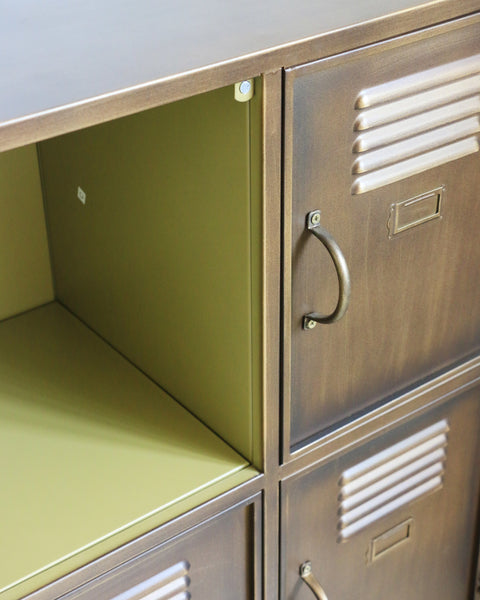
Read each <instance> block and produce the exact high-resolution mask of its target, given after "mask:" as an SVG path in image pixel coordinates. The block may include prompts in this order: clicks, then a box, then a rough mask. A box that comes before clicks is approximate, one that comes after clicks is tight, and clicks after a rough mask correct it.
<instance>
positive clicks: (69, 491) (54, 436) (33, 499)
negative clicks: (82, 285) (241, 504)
mask: <svg viewBox="0 0 480 600" xmlns="http://www.w3.org/2000/svg"><path fill="white" fill-rule="evenodd" d="M0 354H1V357H0V428H1V435H0V440H1V456H2V466H1V473H2V494H1V509H2V535H1V544H2V552H1V555H2V561H1V563H0V565H1V566H0V595H1V597H2V600H3V599H4V598H5V599H7V598H8V599H9V598H18V597H19V596H20V595H23V594H24V593H26V592H28V591H30V590H32V589H35V588H37V587H39V586H40V585H44V584H45V583H47V582H49V581H51V580H52V579H54V578H56V577H58V576H59V575H61V574H64V573H66V572H68V571H70V570H71V569H72V568H75V567H77V566H80V565H82V564H84V563H85V562H87V561H89V560H92V559H93V558H95V557H98V556H100V555H101V554H103V553H105V552H106V551H109V550H111V549H113V548H115V547H117V546H119V545H120V544H122V543H124V542H126V541H129V540H131V539H133V538H135V537H136V536H138V535H140V534H142V533H144V532H146V531H149V530H151V529H152V528H153V527H156V526H158V525H160V524H162V523H164V522H166V521H167V520H169V519H171V518H173V517H175V516H178V515H179V514H181V513H183V512H184V511H185V510H188V509H189V508H191V507H193V506H196V505H198V504H199V503H201V502H204V501H206V500H208V499H210V498H213V497H215V496H217V495H218V494H219V493H221V492H223V491H226V490H227V489H230V488H232V487H234V486H235V485H238V484H240V483H242V482H243V481H246V480H247V479H249V478H251V477H253V476H254V475H255V473H256V472H255V470H254V469H252V468H250V467H249V466H248V463H247V461H246V460H245V459H244V458H242V457H241V456H240V455H239V454H237V453H236V452H235V451H233V450H232V449H231V448H230V447H229V446H228V445H227V444H225V443H224V442H223V441H222V440H221V439H220V438H219V437H217V436H216V435H215V434H214V433H212V431H210V430H209V429H208V428H207V427H205V426H204V425H203V424H202V423H201V422H200V421H198V420H197V419H196V418H195V417H193V416H192V415H191V414H190V413H189V412H187V411H186V410H185V409H184V408H183V407H181V406H180V405H179V404H178V403H177V402H175V401H174V400H173V399H172V398H171V397H170V396H168V395H167V394H166V393H165V392H163V391H162V390H161V389H160V388H159V387H158V386H157V385H156V384H155V383H154V382H152V381H151V380H150V379H149V378H148V377H146V376H145V375H144V374H143V373H142V372H140V371H139V370H138V369H137V368H135V367H134V366H133V365H132V364H131V363H130V362H128V361H127V360H126V359H125V358H123V357H122V356H121V355H120V354H119V353H118V352H117V351H115V350H114V349H112V347H111V346H109V345H108V344H107V343H105V342H104V341H103V340H102V339H101V338H100V337H99V336H98V335H97V334H95V333H94V332H92V331H91V330H90V329H89V328H87V327H86V326H85V325H84V324H82V322H81V321H80V320H79V319H77V318H76V317H74V316H73V315H72V314H71V313H69V312H68V311H67V310H66V309H65V308H63V307H62V306H61V305H59V304H58V303H55V302H54V303H50V304H47V305H45V306H43V307H41V308H37V309H35V310H32V311H30V312H27V313H24V314H23V315H20V316H17V317H14V318H11V319H8V320H6V321H4V322H2V323H1V324H0ZM2 592H3V593H2Z"/></svg>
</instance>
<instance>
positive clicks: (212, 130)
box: [40, 86, 261, 461]
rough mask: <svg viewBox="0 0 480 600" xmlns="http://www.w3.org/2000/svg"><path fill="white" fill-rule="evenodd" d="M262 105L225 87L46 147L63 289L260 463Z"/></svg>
mask: <svg viewBox="0 0 480 600" xmlns="http://www.w3.org/2000/svg"><path fill="white" fill-rule="evenodd" d="M258 87H259V86H258ZM260 109H261V102H260V100H259V99H258V98H257V100H256V101H255V102H251V103H239V102H236V101H235V100H234V97H233V86H229V87H228V88H224V89H221V90H216V91H214V92H210V93H207V94H202V95H201V96H196V97H193V98H190V99H187V100H183V101H181V102H176V103H174V104H171V105H167V106H163V107H160V108H157V109H154V110H150V111H146V112H144V113H141V114H138V115H135V116H132V117H127V118H123V119H120V120H117V121H114V122H110V123H106V124H102V125H99V126H96V127H92V128H89V129H85V130H82V131H79V132H75V133H73V134H69V135H66V136H62V137H59V138H55V139H52V140H48V141H45V142H43V143H42V144H41V145H40V155H41V166H42V172H43V181H44V192H45V196H46V202H47V221H48V229H49V235H50V248H51V254H52V261H53V271H54V284H55V291H56V295H57V297H58V298H59V300H60V301H61V302H62V303H64V304H65V305H66V306H68V307H69V308H70V309H71V310H72V311H73V312H74V313H75V314H77V315H78V316H79V317H80V318H81V319H82V320H84V321H85V322H86V323H87V324H88V325H89V326H91V327H92V328H93V329H94V330H95V331H97V332H99V333H100V335H101V336H103V337H104V338H105V339H106V340H108V342H110V343H111V344H112V345H113V346H114V347H115V348H117V349H118V350H119V351H120V352H121V353H123V354H124V355H125V356H126V357H127V358H128V359H129V360H131V361H132V362H133V363H134V364H135V365H137V366H138V367H139V368H140V369H142V370H143V371H144V372H145V373H147V374H148V375H149V376H150V377H152V378H153V379H154V380H155V381H157V382H158V383H159V384H160V385H161V386H162V387H163V388H164V389H165V390H166V391H168V393H169V394H171V395H172V396H173V397H175V398H176V399H178V400H179V402H181V403H182V404H183V405H185V406H186V407H188V408H189V409H190V410H191V411H192V412H194V413H195V414H196V415H198V416H199V418H200V419H201V420H203V421H204V422H205V423H207V424H208V426H209V427H211V428H212V429H213V430H215V431H216V432H218V433H219V435H220V436H222V437H223V438H224V439H225V440H227V441H228V442H229V443H230V444H231V445H232V446H233V447H235V448H236V449H237V450H238V451H239V452H240V453H241V454H242V455H243V456H245V457H247V458H248V459H249V460H250V461H252V460H254V454H256V455H258V454H259V443H260V442H259V431H258V427H259V426H258V424H257V425H256V427H257V429H256V431H255V435H254V433H253V428H254V420H255V418H254V417H255V416H258V415H259V411H260V408H259V407H260V398H261V394H260V364H259V360H260V354H259V348H258V341H259V322H260V318H261V316H260V311H261V308H260V306H261V295H260V290H261V283H260V276H261V270H260V259H259V255H260V243H261V241H260V237H261V236H260V230H259V227H260V219H259V210H260V208H259V207H260V194H259V183H258V182H259V178H260V175H259V174H260V153H259V152H258V144H259V139H260V128H259V127H258V124H259V120H260ZM252 111H253V112H254V115H253V116H252V114H251V113H252ZM253 123H255V131H254V133H253V138H254V139H253V141H252V131H251V124H253ZM252 129H253V128H252ZM252 148H253V149H254V151H252ZM252 167H253V170H254V171H255V175H254V177H253V178H252V176H251V169H252ZM253 181H254V182H255V183H252V182H253ZM78 187H80V188H82V190H84V192H85V193H86V203H85V204H82V203H81V202H80V201H79V200H78V198H77V190H78ZM252 190H253V191H254V193H252ZM253 330H254V331H253ZM253 346H256V349H255V350H253V348H252V347H253ZM256 420H257V422H259V419H256ZM254 437H255V438H256V439H255V440H254Z"/></svg>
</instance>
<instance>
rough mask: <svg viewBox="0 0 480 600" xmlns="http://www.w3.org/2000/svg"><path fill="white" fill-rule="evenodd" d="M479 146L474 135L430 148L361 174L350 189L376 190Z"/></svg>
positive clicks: (354, 191) (362, 191)
mask: <svg viewBox="0 0 480 600" xmlns="http://www.w3.org/2000/svg"><path fill="white" fill-rule="evenodd" d="M479 148H480V146H479V142H478V139H477V138H476V137H471V138H467V139H466V140H461V141H460V142H455V143H454V144H449V145H448V146H442V147H441V148H438V150H431V151H430V152H425V153H424V154H420V155H419V156H415V157H413V158H409V159H407V160H403V161H400V162H398V163H396V164H395V165H391V166H389V167H385V168H383V169H379V170H377V171H373V172H372V173H369V174H368V175H362V176H361V177H357V179H356V180H355V182H354V184H353V187H352V191H353V193H354V194H364V193H365V192H369V191H370V190H376V189H378V188H380V187H383V186H384V185H388V184H390V183H395V182H396V181H400V180H402V179H405V178H406V177H411V176H412V175H417V174H418V173H422V172H423V171H426V170H427V169H432V168H433V167H438V166H440V165H443V164H445V163H447V162H450V161H452V160H457V159H458V158H463V157H464V156H468V155H469V154H473V153H475V152H478V150H479Z"/></svg>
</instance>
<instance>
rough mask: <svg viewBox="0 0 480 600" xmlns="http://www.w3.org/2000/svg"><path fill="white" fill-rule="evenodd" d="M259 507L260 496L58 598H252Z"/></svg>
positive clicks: (256, 584) (258, 584)
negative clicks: (256, 524)
mask: <svg viewBox="0 0 480 600" xmlns="http://www.w3.org/2000/svg"><path fill="white" fill-rule="evenodd" d="M259 510H260V509H259V501H258V499H256V500H254V501H253V502H251V503H246V504H243V505H240V506H237V507H235V508H233V509H230V510H228V511H226V512H225V513H222V514H221V515H219V516H217V517H214V518H212V519H210V520H208V521H206V522H204V523H201V524H200V525H198V526H197V527H194V528H193V529H190V530H188V531H186V532H185V533H183V534H181V535H179V536H177V537H175V538H173V539H171V540H169V541H167V542H165V543H163V544H160V545H159V546H157V547H155V548H153V549H152V550H150V551H149V552H144V553H143V554H140V555H139V556H138V557H137V558H134V559H132V560H130V561H128V562H126V563H124V564H122V565H120V566H119V567H117V568H115V569H112V570H111V571H108V572H107V573H106V574H105V575H102V576H100V577H98V578H96V579H94V580H92V581H91V582H89V583H87V584H85V585H83V586H81V587H79V588H78V589H76V590H75V591H73V592H71V593H68V594H66V595H64V596H61V600H189V599H190V598H195V600H225V599H227V598H228V599H229V600H252V598H255V597H257V595H259V591H258V590H259V589H260V587H261V581H258V580H257V581H255V574H256V573H259V572H260V570H259V567H258V564H257V562H256V561H258V560H259V556H260V555H259V553H258V552H257V550H258V543H259V540H258V539H257V540H256V537H257V538H259V537H260V536H258V535H257V536H256V533H258V532H256V531H255V523H256V522H258V519H257V518H256V514H255V512H256V511H259ZM256 544H257V546H256ZM48 597H52V596H48ZM56 597H57V596H56V595H55V598H56Z"/></svg>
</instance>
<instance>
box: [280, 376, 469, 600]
mask: <svg viewBox="0 0 480 600" xmlns="http://www.w3.org/2000/svg"><path fill="white" fill-rule="evenodd" d="M479 393H480V390H479V388H478V385H477V387H475V388H473V389H471V390H470V391H468V392H466V393H463V394H459V395H457V396H456V397H454V398H453V400H452V401H451V402H449V403H447V404H445V405H443V406H442V407H440V408H435V409H434V410H429V411H428V412H427V413H425V414H423V415H422V416H421V417H417V418H415V419H414V420H412V421H410V422H409V423H407V424H404V425H402V426H400V427H397V428H395V429H393V430H389V431H387V432H386V433H383V434H381V435H377V437H376V438H374V439H373V440H371V441H370V442H368V443H366V444H363V445H361V446H360V447H358V448H356V449H355V450H354V451H350V452H348V453H344V454H343V455H340V456H336V457H335V458H333V459H330V460H329V462H327V463H325V464H322V465H321V466H317V467H313V468H310V469H309V470H307V471H303V472H300V473H296V474H294V475H292V476H291V477H289V478H288V479H286V480H285V481H283V482H282V544H281V548H282V549H283V550H284V554H283V555H282V590H283V591H282V595H281V598H282V600H313V599H314V598H315V597H318V598H322V600H324V598H323V597H322V595H321V594H318V595H317V596H315V595H314V594H313V593H312V591H311V590H310V589H309V588H308V586H307V583H306V582H305V581H303V580H302V577H301V574H300V573H301V569H302V566H303V568H305V567H306V566H310V568H311V572H312V576H313V577H314V578H315V580H316V582H317V583H318V585H319V586H321V588H322V589H323V592H324V595H325V596H324V597H325V598H328V600H353V599H355V598H362V599H363V598H368V599H369V600H385V599H386V598H391V599H392V600H427V599H429V600H430V599H433V598H435V600H453V599H454V598H455V600H467V598H470V597H471V596H470V595H469V594H470V592H471V586H472V580H473V577H474V575H475V566H474V560H473V559H472V557H473V556H474V553H475V545H476V542H477V539H476V532H475V523H476V512H477V498H478V476H479V467H480V463H479V462H478V453H479V444H478V439H477V437H478V436H477V423H478V419H479V417H480V404H479V402H478V400H479Z"/></svg>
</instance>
